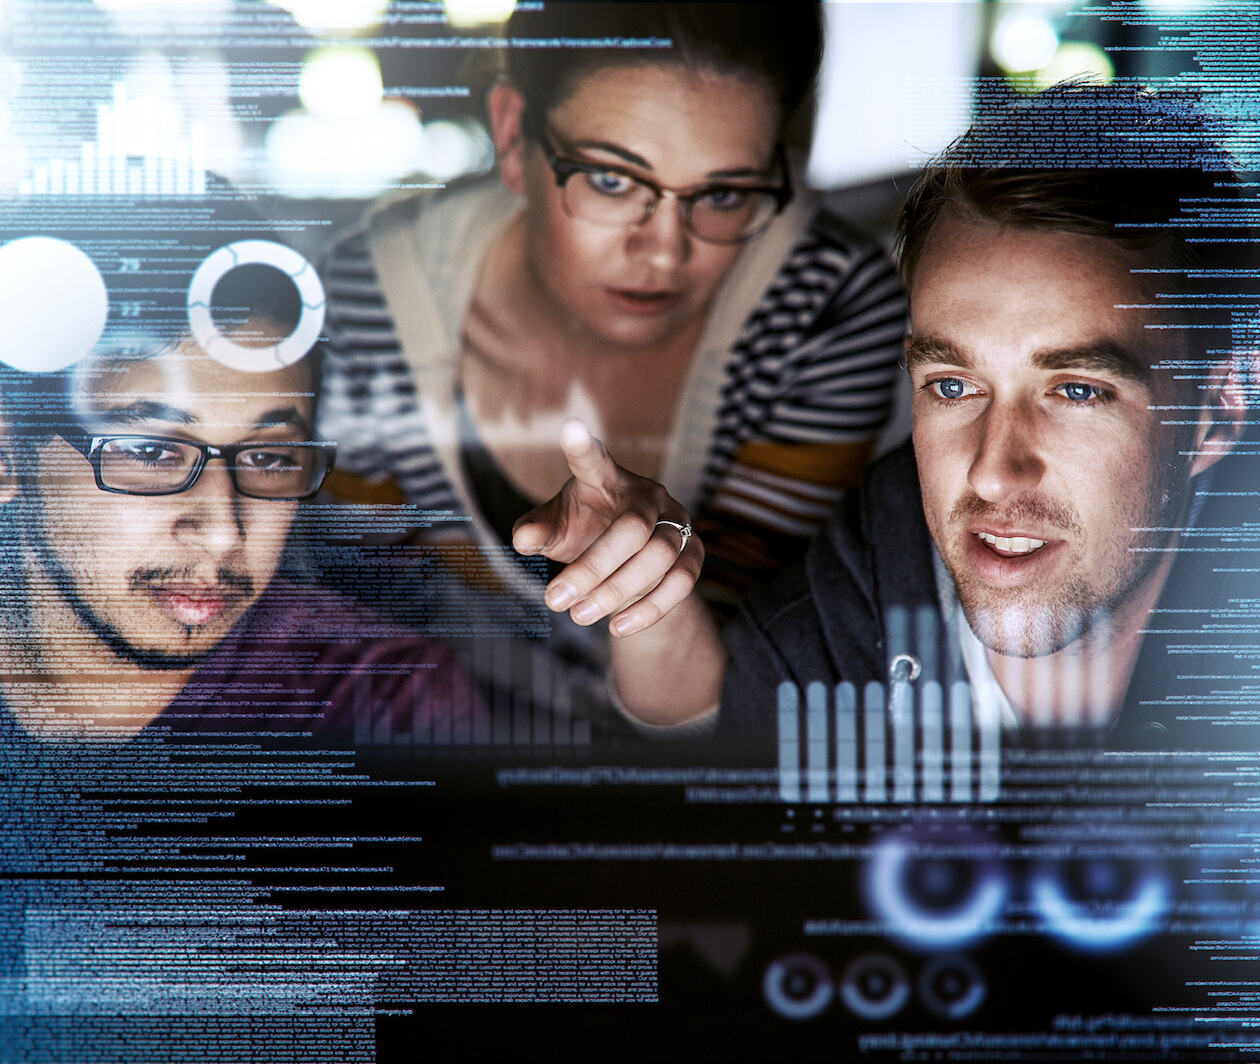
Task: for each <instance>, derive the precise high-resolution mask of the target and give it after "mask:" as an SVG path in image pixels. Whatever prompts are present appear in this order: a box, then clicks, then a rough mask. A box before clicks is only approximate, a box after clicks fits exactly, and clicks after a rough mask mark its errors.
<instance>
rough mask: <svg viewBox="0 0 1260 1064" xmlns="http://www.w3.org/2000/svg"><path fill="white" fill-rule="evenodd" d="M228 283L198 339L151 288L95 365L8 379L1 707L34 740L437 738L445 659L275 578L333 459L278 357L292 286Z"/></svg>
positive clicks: (252, 275) (0, 396)
mask: <svg viewBox="0 0 1260 1064" xmlns="http://www.w3.org/2000/svg"><path fill="white" fill-rule="evenodd" d="M277 246H278V245H272V247H277ZM103 272H105V273H106V275H108V270H106V271H103ZM234 274H235V275H236V276H235V278H234V279H233V274H232V273H229V274H227V275H226V278H227V279H226V280H225V281H224V282H223V283H221V284H219V285H217V286H215V288H214V302H215V304H223V305H224V306H225V307H227V308H231V310H230V311H225V312H224V313H220V312H219V311H217V310H216V312H215V314H216V317H215V322H214V326H213V328H212V329H210V330H209V331H206V330H204V329H203V330H201V333H200V338H201V341H202V342H201V343H199V342H198V341H197V340H194V339H193V333H194V332H197V324H196V319H195V318H194V317H193V316H191V315H188V314H187V311H186V310H184V308H183V307H179V308H177V309H179V310H182V311H183V316H182V319H181V315H180V314H178V313H175V314H171V315H168V316H167V318H166V320H165V321H164V320H163V315H162V313H161V311H162V309H163V307H162V303H163V299H164V297H163V296H162V295H161V294H160V293H161V292H162V291H163V289H164V288H170V287H171V286H166V285H163V284H159V283H156V282H154V281H152V279H151V280H150V282H149V283H148V290H149V291H150V292H153V293H159V294H158V295H156V296H155V297H154V300H153V302H152V303H151V304H148V305H147V307H148V309H149V310H151V311H152V313H151V314H150V315H148V317H147V320H143V321H142V322H141V324H140V326H139V327H138V328H135V327H131V326H128V327H127V328H126V329H119V328H115V329H113V332H112V333H111V331H110V329H109V328H107V330H106V333H105V338H104V340H103V341H102V342H101V343H100V344H98V345H97V349H98V351H103V352H104V353H103V354H95V355H93V356H90V357H88V358H85V359H82V360H80V361H79V362H77V363H76V364H75V365H73V366H72V367H71V368H69V369H67V370H64V371H60V372H55V373H48V374H17V373H12V372H11V371H9V370H8V369H7V368H5V369H4V370H3V373H4V376H3V377H0V420H2V421H3V428H4V433H3V436H2V437H0V441H2V442H3V443H4V444H5V446H4V449H3V470H2V473H3V475H2V476H0V501H2V502H3V503H4V506H3V507H2V508H3V510H5V511H7V514H6V520H5V521H4V524H5V527H6V534H5V536H4V553H5V555H7V558H6V559H5V560H6V562H7V564H6V565H5V567H4V570H5V578H6V580H5V582H6V584H7V585H8V586H7V587H6V589H5V590H6V594H5V596H4V599H5V604H4V607H3V611H2V612H0V628H2V630H3V639H2V640H0V704H2V706H3V708H4V710H6V711H7V715H8V716H10V717H11V718H12V719H13V720H15V721H16V722H17V723H18V724H20V725H21V726H22V727H23V729H24V730H25V731H26V732H28V733H31V734H34V735H36V736H39V737H41V738H70V737H112V738H124V737H128V736H131V735H133V734H135V733H136V732H138V731H140V730H141V729H144V728H146V727H149V728H153V727H162V728H170V729H173V730H178V731H190V730H191V731H211V732H214V733H215V734H222V733H224V732H245V733H249V734H253V733H256V732H257V731H258V730H259V729H264V730H267V731H276V730H279V731H283V732H291V731H303V730H307V729H310V730H314V731H316V732H331V733H334V734H335V735H336V736H338V737H345V738H350V737H352V736H353V735H354V734H355V732H356V728H357V737H358V738H359V739H361V740H362V739H372V738H381V737H383V736H385V735H388V736H390V737H396V736H397V734H398V732H399V731H405V732H407V734H408V735H409V736H412V737H413V738H416V737H419V738H418V739H417V741H421V742H423V741H425V740H426V739H431V738H432V737H433V728H434V726H435V725H436V726H437V727H438V728H439V729H441V728H445V729H447V731H448V732H449V728H450V725H451V722H452V720H463V719H467V718H468V716H469V714H470V712H471V707H472V702H473V699H472V696H471V693H470V690H469V688H468V686H467V684H466V682H465V680H464V679H463V677H462V675H461V674H459V673H458V672H457V670H455V669H454V667H453V666H452V664H451V662H450V659H449V655H448V652H447V651H446V649H445V648H444V647H441V646H438V645H435V644H432V643H430V642H428V641H425V640H422V639H420V638H418V637H416V636H414V635H410V634H408V633H405V632H398V631H389V630H387V629H386V628H385V627H384V622H382V621H381V620H379V619H378V618H376V617H374V616H373V615H371V614H369V613H368V612H367V611H365V610H362V609H359V608H358V607H357V606H354V605H352V604H350V603H349V602H347V601H346V600H345V599H342V598H339V597H337V596H333V595H331V594H329V593H327V592H324V591H322V590H317V589H315V588H313V587H310V586H306V585H302V584H298V583H295V582H293V580H292V579H291V578H289V579H286V578H283V577H280V576H278V573H280V572H281V568H282V565H281V562H282V556H283V555H284V553H285V549H286V544H287V542H288V539H289V532H290V528H291V526H292V525H293V523H294V520H295V518H296V517H297V514H298V508H299V506H300V504H301V500H303V499H307V498H310V497H311V496H313V495H315V494H316V493H317V492H318V491H319V489H320V486H321V484H322V483H323V480H324V477H325V476H326V474H327V473H328V471H329V469H330V468H331V467H332V464H333V461H334V456H335V450H336V448H335V445H334V444H332V443H328V442H323V441H317V440H315V439H313V422H314V407H315V390H316V385H317V377H318V365H317V356H316V355H310V354H305V355H304V352H301V351H293V350H291V349H284V350H282V348H281V346H280V345H282V344H283V343H284V342H286V338H288V337H292V336H295V335H299V333H300V330H301V322H300V320H298V319H300V318H301V316H302V313H303V312H302V310H301V307H300V306H296V307H292V308H290V309H292V310H293V311H294V312H293V313H289V312H288V311H287V310H286V309H285V305H286V302H287V303H290V304H292V303H293V298H292V297H293V294H294V293H293V291H292V286H291V285H289V284H288V282H287V281H286V280H285V279H284V278H283V277H282V276H281V274H280V273H279V272H277V271H276V270H270V271H268V270H265V269H264V270H259V269H257V268H250V267H243V268H241V269H239V270H236V271H234ZM168 280H169V278H168ZM173 291H174V292H176V293H177V295H176V297H175V298H176V299H178V300H179V301H180V302H182V301H183V300H184V299H185V293H186V292H187V291H188V279H187V277H184V278H183V283H182V284H181V285H180V286H179V287H178V288H174V289H173ZM131 294H132V295H134V294H135V293H134V292H133V293H131ZM113 295H114V293H112V292H111V296H113ZM111 309H112V308H111ZM166 309H171V308H166ZM190 323H191V324H190ZM124 333H126V334H127V335H124ZM207 349H208V350H210V351H213V352H214V355H213V357H212V355H211V354H208V353H207ZM277 352H280V355H281V356H282V357H277ZM303 355H304V357H302V356H303ZM251 360H252V361H253V363H254V364H253V365H252V366H250V365H249V364H250V362H251ZM268 360H270V361H268ZM282 363H287V364H282ZM260 365H262V366H267V367H269V368H265V369H263V370H262V371H258V370H257V367H258V366H260ZM246 366H249V368H244V367H246Z"/></svg>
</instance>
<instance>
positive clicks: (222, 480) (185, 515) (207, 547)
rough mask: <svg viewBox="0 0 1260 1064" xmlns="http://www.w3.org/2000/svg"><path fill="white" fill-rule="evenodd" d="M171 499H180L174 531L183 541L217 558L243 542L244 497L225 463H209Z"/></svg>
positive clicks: (217, 461)
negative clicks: (192, 481) (193, 480)
mask: <svg viewBox="0 0 1260 1064" xmlns="http://www.w3.org/2000/svg"><path fill="white" fill-rule="evenodd" d="M171 498H172V499H175V500H177V505H178V506H179V512H178V513H177V514H176V516H175V525H174V533H175V538H176V539H177V540H179V542H180V543H181V544H183V545H185V546H189V547H195V548H199V549H200V550H202V551H204V552H205V553H206V554H208V555H209V556H210V557H212V558H215V559H218V558H222V557H224V556H226V555H228V554H230V553H231V552H232V551H234V550H236V549H237V548H238V547H240V546H241V545H242V544H243V543H244V541H245V520H244V515H243V513H242V510H241V496H240V495H238V494H237V493H236V488H235V487H234V486H233V484H232V477H231V475H230V474H229V473H228V469H227V465H226V464H225V463H224V462H222V461H219V460H211V461H209V462H207V463H206V466H205V468H204V469H203V470H202V471H201V476H199V477H198V478H197V482H196V483H195V484H194V485H193V486H192V487H191V488H189V489H188V490H187V491H185V492H181V493H180V494H179V495H174V496H171Z"/></svg>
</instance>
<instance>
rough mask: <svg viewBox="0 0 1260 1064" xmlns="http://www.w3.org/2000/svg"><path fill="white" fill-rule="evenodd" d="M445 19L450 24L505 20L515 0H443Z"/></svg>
mask: <svg viewBox="0 0 1260 1064" xmlns="http://www.w3.org/2000/svg"><path fill="white" fill-rule="evenodd" d="M442 6H443V7H445V8H446V20H447V21H448V22H449V23H450V24H451V25H452V26H481V25H484V24H485V23H488V22H506V21H507V20H508V16H509V15H511V14H512V9H513V8H515V7H516V0H444V3H443V5H442Z"/></svg>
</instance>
